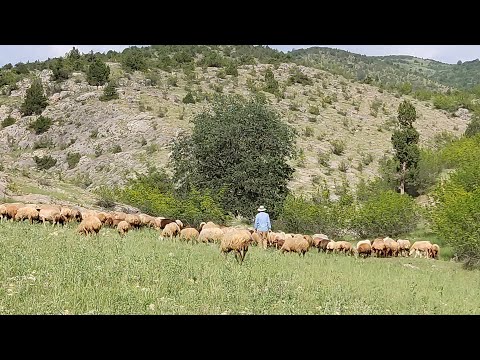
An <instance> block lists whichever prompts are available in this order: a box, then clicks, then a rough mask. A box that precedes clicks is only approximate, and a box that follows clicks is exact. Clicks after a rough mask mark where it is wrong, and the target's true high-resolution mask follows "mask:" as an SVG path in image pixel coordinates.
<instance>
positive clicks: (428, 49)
mask: <svg viewBox="0 0 480 360" xmlns="http://www.w3.org/2000/svg"><path fill="white" fill-rule="evenodd" d="M74 46H75V47H76V48H77V49H79V50H80V52H82V53H88V52H90V51H91V50H93V51H94V52H97V51H99V52H107V51H108V50H115V51H122V50H123V49H125V48H126V47H128V46H130V45H0V66H3V65H5V64H8V63H12V64H13V65H15V64H16V63H18V62H27V61H35V60H46V59H47V58H49V57H50V58H53V57H57V56H63V55H65V53H66V52H68V51H69V50H71V49H72V47H74ZM139 46H141V45H139ZM269 46H270V47H272V48H274V49H277V50H281V51H285V52H286V51H290V50H292V49H300V48H307V47H310V46H326V47H331V48H337V49H343V50H347V51H350V52H354V53H357V54H363V55H412V56H417V57H420V58H428V59H433V60H437V61H441V62H445V63H449V64H455V63H456V62H457V61H458V60H462V61H470V60H475V59H478V58H480V45H269Z"/></svg>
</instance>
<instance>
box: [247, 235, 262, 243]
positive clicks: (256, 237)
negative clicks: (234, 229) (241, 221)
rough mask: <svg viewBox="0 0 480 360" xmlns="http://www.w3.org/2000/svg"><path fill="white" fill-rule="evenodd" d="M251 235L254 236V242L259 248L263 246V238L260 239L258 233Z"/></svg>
mask: <svg viewBox="0 0 480 360" xmlns="http://www.w3.org/2000/svg"><path fill="white" fill-rule="evenodd" d="M250 235H252V242H253V243H254V244H255V245H257V246H261V244H262V238H261V237H260V235H259V234H258V233H257V232H253V233H252V232H250Z"/></svg>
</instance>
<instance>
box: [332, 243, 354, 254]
mask: <svg viewBox="0 0 480 360" xmlns="http://www.w3.org/2000/svg"><path fill="white" fill-rule="evenodd" d="M336 250H337V252H342V253H344V254H345V255H347V254H350V255H353V248H352V244H351V243H349V242H348V241H337V244H336Z"/></svg>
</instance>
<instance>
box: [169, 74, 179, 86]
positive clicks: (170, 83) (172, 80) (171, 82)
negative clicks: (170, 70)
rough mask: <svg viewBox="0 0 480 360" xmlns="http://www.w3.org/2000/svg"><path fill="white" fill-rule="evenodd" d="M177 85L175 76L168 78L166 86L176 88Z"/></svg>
mask: <svg viewBox="0 0 480 360" xmlns="http://www.w3.org/2000/svg"><path fill="white" fill-rule="evenodd" d="M177 83H178V78H177V76H176V75H175V76H169V77H168V78H167V84H168V85H169V86H177Z"/></svg>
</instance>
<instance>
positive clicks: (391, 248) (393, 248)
mask: <svg viewBox="0 0 480 360" xmlns="http://www.w3.org/2000/svg"><path fill="white" fill-rule="evenodd" d="M383 241H384V243H385V255H386V256H395V257H396V256H398V244H397V242H396V241H395V240H393V239H392V238H389V237H386V238H384V239H383Z"/></svg>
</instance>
